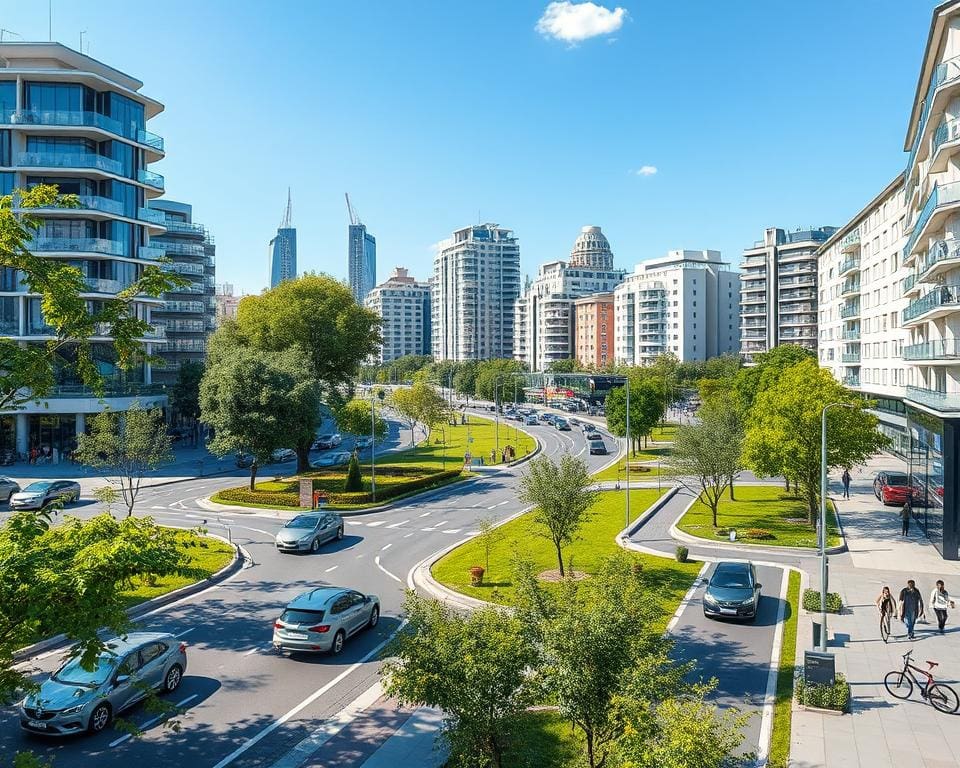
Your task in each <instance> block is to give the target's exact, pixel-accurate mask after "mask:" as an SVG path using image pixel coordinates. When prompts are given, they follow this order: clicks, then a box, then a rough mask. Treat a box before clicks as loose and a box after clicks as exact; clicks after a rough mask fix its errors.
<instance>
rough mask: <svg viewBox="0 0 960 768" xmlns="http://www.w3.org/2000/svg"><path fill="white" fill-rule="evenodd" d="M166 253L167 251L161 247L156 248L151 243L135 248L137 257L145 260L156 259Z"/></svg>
mask: <svg viewBox="0 0 960 768" xmlns="http://www.w3.org/2000/svg"><path fill="white" fill-rule="evenodd" d="M166 255H167V252H166V251H165V250H164V249H163V248H157V247H156V246H153V245H141V246H140V247H139V248H137V258H139V259H145V260H147V261H156V260H157V259H162V258H164V257H165V256H166Z"/></svg>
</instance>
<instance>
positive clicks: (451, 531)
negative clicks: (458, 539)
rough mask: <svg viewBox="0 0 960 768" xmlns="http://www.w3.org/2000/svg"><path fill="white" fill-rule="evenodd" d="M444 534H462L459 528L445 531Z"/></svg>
mask: <svg viewBox="0 0 960 768" xmlns="http://www.w3.org/2000/svg"><path fill="white" fill-rule="evenodd" d="M444 533H460V529H459V528H451V529H450V530H449V531H444Z"/></svg>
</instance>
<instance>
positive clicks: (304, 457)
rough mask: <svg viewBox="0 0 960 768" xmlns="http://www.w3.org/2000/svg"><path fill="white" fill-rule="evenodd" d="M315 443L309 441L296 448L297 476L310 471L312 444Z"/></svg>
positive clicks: (299, 444)
mask: <svg viewBox="0 0 960 768" xmlns="http://www.w3.org/2000/svg"><path fill="white" fill-rule="evenodd" d="M312 442H313V441H312V440H311V441H308V442H306V443H298V444H297V447H296V451H297V474H298V475H299V474H302V473H303V472H309V471H310V444H311V443H312Z"/></svg>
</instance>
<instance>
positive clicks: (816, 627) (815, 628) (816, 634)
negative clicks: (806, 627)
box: [813, 621, 822, 648]
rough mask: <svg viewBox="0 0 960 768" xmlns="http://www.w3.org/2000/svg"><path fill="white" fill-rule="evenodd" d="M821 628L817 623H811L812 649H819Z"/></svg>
mask: <svg viewBox="0 0 960 768" xmlns="http://www.w3.org/2000/svg"><path fill="white" fill-rule="evenodd" d="M821 626H822V625H821V624H820V622H819V621H815V622H813V647H814V648H819V647H820V628H821Z"/></svg>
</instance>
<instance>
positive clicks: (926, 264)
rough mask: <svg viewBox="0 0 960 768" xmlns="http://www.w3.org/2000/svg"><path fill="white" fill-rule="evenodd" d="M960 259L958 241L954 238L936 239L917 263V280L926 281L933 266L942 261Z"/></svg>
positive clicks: (959, 244)
mask: <svg viewBox="0 0 960 768" xmlns="http://www.w3.org/2000/svg"><path fill="white" fill-rule="evenodd" d="M953 260H960V243H958V242H957V241H956V240H937V241H936V242H935V243H934V244H933V245H932V246H930V249H929V250H928V251H927V253H926V255H925V256H924V257H923V259H921V260H919V263H918V264H917V280H918V281H920V282H921V283H922V282H926V281H927V278H928V277H930V275H931V273H932V272H933V271H934V268H935V267H936V266H937V265H938V264H940V263H941V262H944V261H953Z"/></svg>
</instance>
